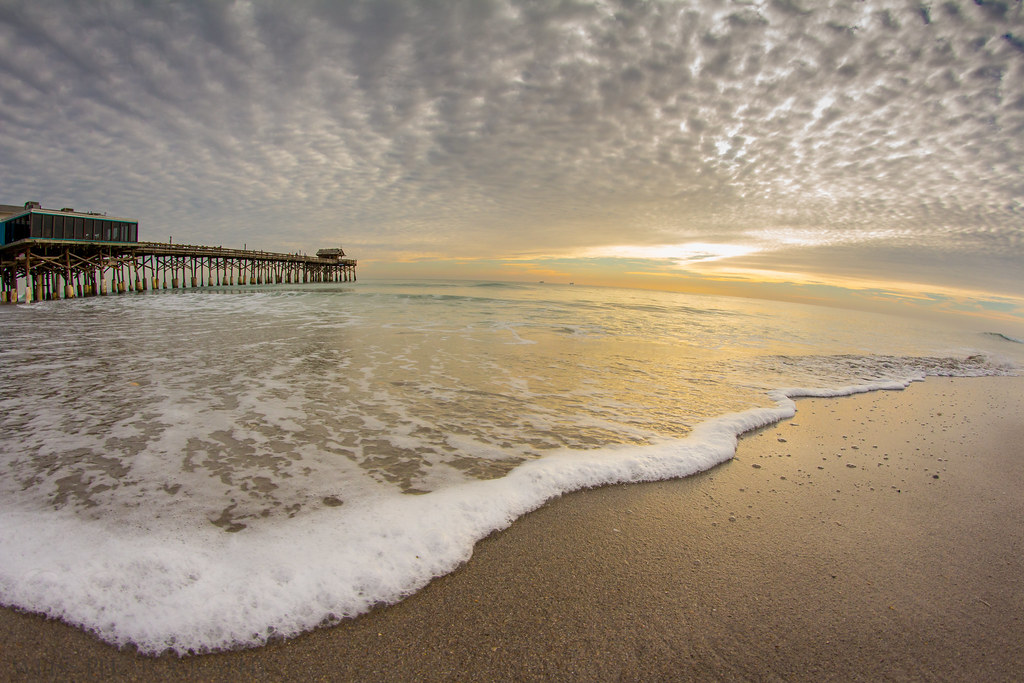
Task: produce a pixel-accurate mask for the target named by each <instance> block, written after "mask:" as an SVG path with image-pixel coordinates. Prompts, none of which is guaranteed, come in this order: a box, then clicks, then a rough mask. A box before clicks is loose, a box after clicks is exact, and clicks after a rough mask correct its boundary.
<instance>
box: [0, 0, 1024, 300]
mask: <svg viewBox="0 0 1024 683" xmlns="http://www.w3.org/2000/svg"><path fill="white" fill-rule="evenodd" d="M0 126H2V129H3V135H2V137H0V158H2V160H3V162H2V163H0V187H3V188H4V191H3V194H4V197H2V198H0V201H11V202H13V201H24V200H27V199H36V198H38V199H42V200H43V201H45V202H47V204H48V205H52V204H54V203H58V204H60V205H71V206H76V207H78V208H83V209H100V210H110V211H113V212H116V213H120V214H126V215H131V216H135V217H138V218H140V219H141V221H142V229H143V233H144V236H147V237H150V238H153V239H164V236H165V234H174V235H175V236H176V240H177V239H181V240H183V241H184V240H189V241H198V242H204V243H224V244H236V243H242V242H245V243H247V244H249V245H250V246H252V245H257V246H262V247H265V248H274V249H308V248H316V247H317V246H321V245H323V244H330V243H335V242H338V241H343V242H344V243H345V244H346V245H347V246H349V247H350V250H351V251H353V252H356V255H357V256H359V257H361V258H363V259H389V258H390V259H394V258H401V257H409V256H446V257H467V258H471V257H496V258H514V257H517V256H519V257H529V256H540V255H551V256H571V255H572V254H574V253H594V250H595V249H597V250H598V251H600V248H601V247H608V248H609V249H611V247H613V246H615V245H632V246H634V247H637V248H639V247H657V246H658V245H669V244H681V243H687V242H693V243H700V244H720V245H730V244H733V245H747V246H748V247H750V248H739V249H738V250H737V253H743V254H747V255H746V256H743V257H740V258H742V259H747V261H746V262H747V264H748V265H755V266H757V267H760V268H770V267H772V264H773V263H776V262H785V263H786V264H788V265H792V266H794V267H809V264H812V262H814V261H816V260H818V261H820V260H828V259H829V258H835V256H836V255H837V254H841V253H845V254H848V255H855V256H856V257H857V259H859V261H858V263H862V264H870V263H871V262H879V263H883V264H886V266H887V267H888V265H890V264H891V262H892V261H894V260H895V261H897V262H899V261H900V260H901V259H904V258H909V259H912V260H913V261H914V263H915V264H918V265H920V264H921V263H924V262H933V263H935V264H937V265H941V266H942V267H943V269H944V273H946V275H947V276H948V275H949V271H948V267H949V265H950V264H954V265H955V264H957V263H962V264H966V265H965V266H964V267H965V268H967V267H968V266H969V267H970V269H971V272H972V273H975V274H976V273H981V272H983V271H984V272H989V273H991V271H992V266H991V264H993V263H994V264H996V270H997V271H999V272H1001V273H1002V275H1001V276H1000V277H999V278H997V279H998V284H999V285H1000V286H1003V287H1010V288H1012V287H1013V284H1012V283H1013V281H1014V279H1015V277H1017V276H1019V275H1020V266H1019V264H1020V263H1021V262H1022V261H1024V243H1022V238H1021V234H1022V228H1024V206H1022V203H1021V202H1022V197H1024V175H1022V172H1021V159H1024V17H1022V8H1021V2H1019V1H1003V2H1000V1H997V0H974V1H972V2H923V3H922V2H916V1H915V2H903V1H895V0H894V1H883V0H879V1H872V0H866V1H853V0H851V1H833V2H827V3H826V2H811V1H810V0H765V1H758V0H749V1H734V2H725V1H724V0H719V1H714V2H710V1H709V2H701V1H700V0H692V1H690V0H680V1H671V0H665V1H660V2H659V1H649V2H640V1H629V0H620V1H618V2H604V1H602V2H573V1H569V0H565V1H555V0H552V1H551V2H526V1H522V2H519V1H498V0H493V1H488V0H465V1H461V2H456V1H452V2H437V3H424V2H417V1H413V0H408V1H400V0H366V1H363V2H336V1H334V0H323V1H322V2H312V1H302V0H300V1H298V2H296V1H293V0H287V1H285V0H280V1H275V0H263V1H260V2H230V3H229V2H161V3H150V2H142V1H138V2H132V1H131V0H109V1H102V0H100V1H89V2H86V1H82V2H50V1H49V0H0ZM780 236H781V237H780ZM787 236H788V237H787ZM794 236H795V237H794ZM750 249H755V250H756V253H754V254H753V255H750V254H749V251H750ZM929 255H930V256H929ZM961 257H962V258H961ZM865 267H866V268H870V266H869V265H866V266H865ZM965 277H967V276H966V275H965ZM1020 279H1021V280H1024V278H1020ZM992 282H995V280H992ZM1021 288H1024V285H1021V284H1019V283H1018V285H1017V289H1016V291H1017V292H1020V291H1021Z"/></svg>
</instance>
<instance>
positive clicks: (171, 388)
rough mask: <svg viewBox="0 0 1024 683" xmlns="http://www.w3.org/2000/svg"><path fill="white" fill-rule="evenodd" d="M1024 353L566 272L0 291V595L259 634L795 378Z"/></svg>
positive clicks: (322, 620)
mask: <svg viewBox="0 0 1024 683" xmlns="http://www.w3.org/2000/svg"><path fill="white" fill-rule="evenodd" d="M1022 365H1024V343H1022V342H1021V341H1020V340H1019V339H1016V338H1014V337H1013V336H1012V335H1005V333H1004V331H1002V330H999V329H997V328H993V329H988V330H964V329H956V328H947V327H943V326H941V325H939V324H937V323H933V322H928V321H921V320H916V319H909V318H897V317H890V316H883V315H876V314H867V313H857V312H853V311H849V310H839V309H830V308H821V307H813V306H803V305H796V304H781V303H772V302H766V301H752V300H744V299H736V298H716V297H703V296H695V295H684V294H672V293H659V292H644V291H634V290H617V289H606V288H592V287H570V286H565V285H544V284H536V285H526V284H502V283H486V282H480V283H466V282H386V281H380V282H359V283H349V284H334V285H326V284H325V285H309V286H276V287H252V288H223V289H216V288H214V289H203V290H179V291H164V292H151V293H145V294H128V295H122V296H108V297H103V298H90V299H79V300H73V301H54V302H42V303H36V304H32V305H30V306H24V305H22V306H4V307H0V369H2V375H0V472H2V476H0V603H2V604H4V605H9V606H17V607H20V608H25V609H29V610H33V611H37V612H41V613H44V614H47V615H50V616H53V617H58V618H60V619H63V620H65V621H67V622H70V623H73V624H76V625H79V626H81V627H83V628H86V629H89V630H91V631H93V632H95V633H96V634H98V635H99V636H100V637H101V638H103V639H104V640H107V641H109V642H111V643H115V644H125V643H133V644H135V645H136V646H137V647H138V648H139V649H140V650H141V651H143V652H147V653H159V652H164V651H167V650H172V651H176V652H179V653H187V652H204V651H209V650H215V649H223V648H233V647H246V646H254V645H259V644H261V643H263V642H266V640H268V639H271V638H275V637H280V636H291V635H295V634H297V633H300V632H302V631H305V630H309V629H312V628H315V627H317V626H320V625H324V624H329V623H332V622H336V621H338V620H340V619H342V618H345V617H350V616H354V615H357V614H360V613H362V612H365V611H367V610H369V609H370V608H372V607H374V606H375V605H378V604H380V603H391V602H395V601H397V600H400V599H401V598H402V597H404V596H407V595H409V594H411V593H413V592H415V591H416V590H418V589H419V588H421V587H422V586H423V585H425V584H426V583H427V582H428V581H430V579H431V578H433V577H436V576H439V575H441V574H444V573H447V572H450V571H451V570H453V569H454V568H455V567H457V566H458V565H459V564H460V563H462V562H464V561H466V560H467V559H468V558H469V557H470V555H471V553H472V550H473V545H474V543H475V542H476V541H477V540H479V539H481V538H482V537H484V536H486V535H487V534H488V533H490V532H492V531H494V530H496V529H501V528H504V527H506V526H508V525H509V524H510V523H511V522H512V521H513V520H514V519H516V518H517V517H519V516H520V515H522V514H523V513H525V512H527V511H529V510H531V509H534V508H536V507H538V506H540V505H541V504H543V503H544V501H546V500H548V499H550V498H552V497H554V496H558V495H560V494H561V493H564V492H567V491H570V490H574V489H579V488H584V487H590V486H595V485H601V484H607V483H614V482H636V481H648V480H656V479H664V478H668V477H678V476H685V475H688V474H692V473H694V472H697V471H700V470H704V469H707V468H709V467H712V466H714V465H715V464H717V463H720V462H722V461H724V460H727V459H728V458H730V457H732V455H733V452H734V449H735V444H736V436H737V434H739V433H742V432H744V431H746V430H749V429H753V428H756V427H759V426H763V425H766V424H770V423H772V422H775V421H778V420H780V419H784V418H786V417H790V416H792V415H793V412H794V404H793V402H792V401H791V400H790V398H791V397H795V396H799V395H820V396H829V395H842V394H849V393H854V392H860V391H868V390H873V389H897V388H902V387H905V386H906V385H907V384H908V383H910V382H912V381H915V380H919V379H922V378H924V377H925V376H927V375H956V376H970V375H992V374H1015V373H1016V372H1017V369H1018V368H1020V367H1022Z"/></svg>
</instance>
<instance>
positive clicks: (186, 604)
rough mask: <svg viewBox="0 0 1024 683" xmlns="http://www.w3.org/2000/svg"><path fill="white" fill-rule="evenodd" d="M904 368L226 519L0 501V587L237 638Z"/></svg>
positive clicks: (97, 629) (395, 592)
mask: <svg viewBox="0 0 1024 683" xmlns="http://www.w3.org/2000/svg"><path fill="white" fill-rule="evenodd" d="M909 381H910V380H906V381H902V382H881V383H873V384H866V385H858V386H850V387H845V388H841V389H819V390H808V389H790V390H785V391H775V392H771V396H772V398H773V399H774V401H775V403H776V406H775V407H772V408H757V409H751V410H747V411H743V412H741V413H737V414H733V415H727V416H723V417H719V418H716V419H712V420H708V421H706V422H704V423H702V424H700V425H698V426H697V427H696V428H695V429H694V430H693V432H692V434H690V435H689V436H688V437H685V438H683V439H678V440H673V441H668V442H664V443H661V444H658V445H655V446H639V447H638V446H620V447H612V448H607V449H603V450H601V451H596V452H595V451H587V452H579V451H569V450H563V451H561V452H558V453H554V454H551V455H549V456H547V457H545V458H543V459H539V460H533V461H530V462H526V463H524V464H522V465H520V466H519V467H517V468H516V469H515V470H513V471H512V472H511V473H510V474H509V475H508V476H506V477H503V478H499V479H490V480H486V481H474V482H467V483H463V484H460V485H457V486H453V487H450V488H447V489H443V490H440V491H435V492H432V493H429V494H426V495H422V496H389V497H386V498H382V499H380V500H376V501H372V502H367V503H364V504H362V505H359V506H355V507H354V508H338V509H324V510H319V511H318V512H317V513H316V514H315V515H308V516H306V517H304V518H302V519H299V520H290V521H289V523H288V524H283V525H267V526H262V527H258V528H255V529H252V530H249V529H246V530H243V531H242V532H240V533H237V534H224V533H222V532H220V530H219V529H216V528H215V527H200V528H195V529H187V530H183V529H168V530H162V529H160V527H157V528H156V529H154V528H148V529H134V530H133V529H130V528H129V529H124V528H121V529H119V530H118V532H117V533H116V534H115V533H110V530H109V529H108V528H107V527H105V526H103V525H98V524H96V523H90V522H86V521H83V520H81V519H79V518H77V517H75V516H74V515H70V514H65V513H62V512H60V511H53V512H51V513H48V514H47V515H45V517H44V518H40V515H39V513H38V512H33V513H28V512H19V511H17V510H5V511H4V512H3V514H2V517H0V519H2V520H3V524H2V525H0V556H2V557H4V558H5V559H4V561H3V564H2V567H0V595H2V596H3V601H4V602H5V603H6V604H10V605H17V606H19V607H21V608H23V609H27V610H30V611H34V612H39V613H42V614H46V615H48V616H51V617H56V618H60V619H62V620H64V621H67V622H69V623H72V624H76V625H78V626H81V627H82V628H85V629H87V630H89V631H91V632H93V633H95V634H96V635H97V636H99V637H100V638H102V639H103V640H106V641H107V642H110V643H113V644H116V645H125V644H128V643H131V644H133V645H135V646H136V647H137V648H138V649H139V650H140V651H141V652H144V653H147V654H157V653H161V652H165V651H168V650H170V651H174V652H177V653H178V654H185V653H197V652H207V651H211V650H218V649H225V648H237V647H250V646H256V645H260V644H262V643H265V642H266V641H267V640H268V639H272V638H276V637H290V636H294V635H298V634H299V633H302V632H304V631H307V630H309V629H312V628H315V627H317V626H320V625H324V624H329V623H333V622H336V621H338V620H340V619H342V618H345V617H352V616H355V615H358V614H361V613H363V612H366V611H368V610H369V609H370V608H372V607H373V606H375V605H377V604H381V603H393V602H396V601H398V600H400V599H402V598H403V597H405V596H408V595H410V594H411V593H413V592H415V591H417V590H418V589H420V588H422V587H423V586H424V585H426V584H427V583H428V582H429V581H430V580H431V579H433V578H435V577H437V576H440V575H443V574H446V573H448V572H450V571H452V570H453V569H455V568H456V567H457V566H459V565H460V564H462V563H464V562H466V561H467V560H468V559H469V558H470V556H471V554H472V551H473V546H474V545H475V543H476V542H477V541H479V540H480V539H482V538H483V537H485V536H487V535H488V534H490V533H492V532H494V531H497V530H500V529H504V528H506V527H507V526H508V525H510V524H511V523H512V522H513V521H514V520H515V519H516V518H518V517H520V516H521V515H523V514H525V513H527V512H529V511H531V510H534V509H536V508H537V507H539V506H541V505H543V504H544V503H545V502H546V501H548V500H551V499H552V498H554V497H557V496H560V495H562V494H564V493H567V492H570V491H574V490H579V489H583V488H590V487H596V486H604V485H609V484H621V483H632V482H644V481H655V480H662V479H669V478H674V477H685V476H688V475H691V474H694V473H696V472H700V471H703V470H706V469H709V468H711V467H713V466H715V465H717V464H719V463H722V462H724V461H726V460H728V459H730V458H731V457H732V456H733V455H734V453H735V449H736V445H737V437H738V435H740V434H743V433H744V432H747V431H750V430H753V429H757V428H759V427H764V426H766V425H769V424H772V423H775V422H777V421H779V420H782V419H786V418H790V417H792V416H793V415H795V412H796V407H795V403H794V402H793V400H792V399H793V398H794V397H800V396H842V395H848V394H853V393H858V392H864V391H872V390H878V389H902V388H904V387H905V386H906V385H907V384H908V383H909Z"/></svg>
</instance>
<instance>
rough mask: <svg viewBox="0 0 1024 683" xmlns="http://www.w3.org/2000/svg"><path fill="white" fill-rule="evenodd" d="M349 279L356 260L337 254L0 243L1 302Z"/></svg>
mask: <svg viewBox="0 0 1024 683" xmlns="http://www.w3.org/2000/svg"><path fill="white" fill-rule="evenodd" d="M332 251H337V252H340V250H332ZM355 280H356V261H355V259H349V258H345V257H343V256H342V257H333V256H332V257H326V258H325V257H321V256H308V255H305V254H299V253H294V254H286V253H277V252H267V251H259V250H251V249H232V248H225V247H210V246H202V245H192V244H172V243H166V244H164V243H162V242H92V241H82V240H54V239H37V238H32V239H24V240H20V241H18V242H14V243H12V244H7V245H4V246H2V247H0V303H16V302H18V301H24V302H26V303H30V302H32V301H33V300H35V301H41V300H45V299H60V298H74V297H81V296H95V295H105V294H107V293H108V292H109V293H124V292H128V291H137V292H144V291H147V290H156V289H178V288H186V287H193V288H196V287H213V286H225V285H226V286H236V285H263V284H289V283H305V282H354V281H355ZM22 292H24V294H23V295H22Z"/></svg>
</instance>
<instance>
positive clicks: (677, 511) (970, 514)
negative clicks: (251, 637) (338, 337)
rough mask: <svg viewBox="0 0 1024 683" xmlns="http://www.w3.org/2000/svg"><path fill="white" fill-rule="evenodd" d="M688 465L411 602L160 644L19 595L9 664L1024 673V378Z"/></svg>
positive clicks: (527, 527)
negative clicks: (169, 648) (287, 631)
mask: <svg viewBox="0 0 1024 683" xmlns="http://www.w3.org/2000/svg"><path fill="white" fill-rule="evenodd" d="M797 408H798V413H797V415H796V417H795V418H793V419H792V420H786V421H784V422H782V423H780V424H778V425H775V426H772V427H769V428H766V429H764V430H761V431H759V432H757V433H754V434H750V435H747V436H745V437H744V438H743V439H742V440H741V442H740V445H739V449H738V451H737V455H736V458H735V459H733V460H732V461H730V462H728V463H725V464H723V465H721V466H719V467H717V468H715V469H713V470H711V471H709V472H705V473H703V474H701V475H698V476H695V477H691V478H688V479H684V480H676V481H667V482H658V483H653V484H643V485H631V486H615V487H608V488H604V489H597V490H591V491H583V492H578V493H575V494H572V495H568V496H565V497H563V498H561V499H559V500H556V501H552V502H551V503H549V504H548V505H546V506H544V507H543V508H541V509H540V510H537V511H536V512H534V513H532V514H530V515H527V516H526V517H524V518H522V519H520V520H518V521H517V522H516V523H515V524H514V525H513V526H512V527H511V528H509V529H507V530H505V531H503V532H501V533H498V534H495V535H493V536H491V537H489V538H487V539H485V540H484V541H482V542H481V543H479V544H478V546H477V548H476V551H475V553H474V556H473V559H472V560H471V561H470V562H469V563H468V564H467V565H465V566H463V567H461V568H460V569H459V570H457V571H455V572H454V573H452V574H450V575H448V576H445V577H441V578H439V579H437V580H435V581H434V582H433V583H432V584H430V585H429V586H428V587H427V588H426V589H424V590H423V591H421V592H419V593H417V594H415V595H413V596H411V597H410V598H408V599H407V600H405V601H403V602H401V603H399V604H397V605H392V606H388V607H383V608H380V609H378V610H376V611H374V612H372V613H370V614H367V615H364V616H363V617H361V618H358V619H356V620H353V621H350V622H346V623H343V624H341V625H339V626H336V627H332V628H327V629H321V630H319V631H315V632H312V633H308V634H306V635H304V636H301V637H299V638H296V639H294V640H290V641H285V642H276V643H271V644H269V645H267V646H265V647H263V648H259V649H255V650H246V651H237V652H227V653H217V654H213V655H206V656H199V657H187V658H184V659H179V658H178V657H176V656H164V657H159V658H151V657H143V656H139V655H138V654H136V653H134V652H132V651H130V650H120V651H119V650H117V649H115V648H113V647H111V646H109V645H106V644H104V643H102V642H100V641H98V640H96V639H95V638H94V637H92V636H91V635H89V634H87V633H84V632H82V631H80V630H78V629H76V628H73V627H70V626H67V625H65V624H62V623H60V622H56V621H49V620H46V619H43V618H41V617H39V616H36V615H30V614H22V613H18V612H16V611H13V610H9V609H5V610H0V642H2V646H0V679H3V680H76V681H86V680H111V679H115V680H140V681H141V680H146V681H151V680H175V679H189V680H211V681H214V680H217V681H219V680H224V681H227V680H282V679H290V680H441V679H444V680H511V679H516V680H522V679H559V680H573V679H579V680H688V679H692V680H716V679H717V680H815V681H820V680H929V681H930V680H952V681H981V680H984V681H1010V680H1019V679H1020V677H1021V675H1022V674H1024V494H1022V491H1024V420H1022V419H1021V416H1022V415H1024V378H1006V377H990V378H977V379H945V378H929V379H928V380H927V381H925V382H920V383H915V384H913V385H912V386H911V387H910V388H908V389H907V390H906V391H902V392H875V393H871V394H862V395H858V396H853V397H847V398H839V399H801V400H799V401H798V402H797Z"/></svg>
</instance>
